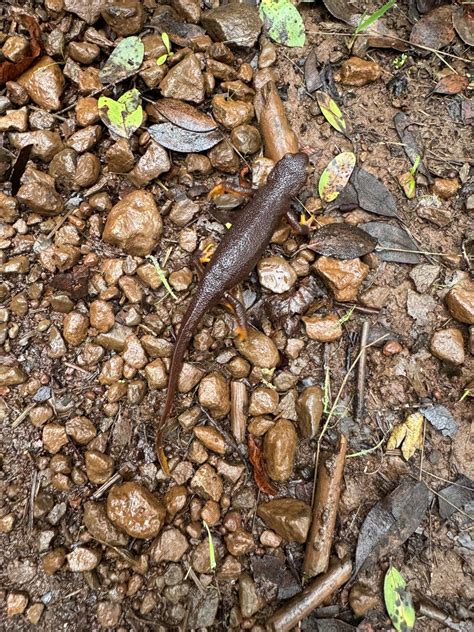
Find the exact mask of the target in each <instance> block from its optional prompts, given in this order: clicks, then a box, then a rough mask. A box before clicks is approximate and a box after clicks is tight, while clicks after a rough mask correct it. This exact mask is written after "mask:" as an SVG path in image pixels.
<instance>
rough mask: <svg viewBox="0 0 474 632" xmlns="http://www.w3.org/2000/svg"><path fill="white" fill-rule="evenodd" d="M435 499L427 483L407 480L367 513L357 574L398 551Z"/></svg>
mask: <svg viewBox="0 0 474 632" xmlns="http://www.w3.org/2000/svg"><path fill="white" fill-rule="evenodd" d="M430 501H431V493H430V491H429V489H428V488H427V487H426V485H425V484H424V483H423V482H421V481H420V482H416V481H413V480H405V481H403V482H402V483H401V484H400V485H399V486H398V487H397V488H396V489H395V490H394V491H393V492H392V493H391V494H389V495H388V496H386V497H385V498H383V499H382V500H381V501H380V502H378V503H377V504H376V505H375V507H372V509H371V510H370V511H369V513H368V514H367V516H366V518H365V520H364V522H363V524H362V527H361V529H360V532H359V538H358V540H357V549H356V561H355V569H354V576H356V575H357V573H358V572H359V571H360V570H361V569H362V568H365V567H367V566H369V565H370V564H373V563H374V562H376V561H377V560H378V559H379V558H380V557H382V556H383V555H388V554H389V553H390V552H392V551H393V552H395V551H397V550H398V548H399V547H400V546H401V545H402V544H403V543H404V542H405V541H406V540H408V538H409V537H410V536H411V535H412V533H414V531H415V530H416V529H417V528H418V526H419V525H420V523H421V521H422V520H423V517H424V515H425V513H426V510H427V509H428V506H429V504H430Z"/></svg>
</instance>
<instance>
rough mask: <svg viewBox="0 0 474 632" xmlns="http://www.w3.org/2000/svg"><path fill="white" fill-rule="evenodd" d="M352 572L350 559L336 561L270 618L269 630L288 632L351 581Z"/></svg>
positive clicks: (270, 631) (271, 631)
mask: <svg viewBox="0 0 474 632" xmlns="http://www.w3.org/2000/svg"><path fill="white" fill-rule="evenodd" d="M351 572H352V564H351V561H350V560H346V561H344V562H339V561H337V562H335V563H334V564H331V567H330V569H329V570H328V572H327V573H326V574H325V575H322V576H321V577H318V578H317V579H315V580H314V581H312V582H311V584H309V586H307V587H306V588H305V589H304V590H303V592H300V593H299V594H297V595H296V596H295V597H293V599H291V600H290V601H289V602H288V603H287V604H285V605H284V606H283V607H282V608H280V610H277V611H276V612H275V614H274V615H273V616H272V617H271V619H269V621H268V623H267V630H268V631H269V632H288V631H289V630H291V629H292V628H293V627H294V626H295V625H297V624H298V623H299V622H300V621H301V620H302V619H304V618H305V617H307V616H308V615H309V614H310V613H311V612H312V611H313V610H314V609H315V608H317V607H318V606H320V605H321V604H322V603H323V602H324V601H326V599H327V598H328V597H330V596H331V595H332V594H333V593H335V592H336V590H338V589H339V588H340V587H341V586H342V585H343V584H345V583H346V582H347V581H349V579H350V576H351Z"/></svg>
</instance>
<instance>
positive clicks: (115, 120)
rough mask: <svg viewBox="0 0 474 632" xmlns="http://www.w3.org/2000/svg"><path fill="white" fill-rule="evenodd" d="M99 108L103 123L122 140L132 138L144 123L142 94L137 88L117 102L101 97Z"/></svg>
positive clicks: (123, 95) (125, 93) (126, 93)
mask: <svg viewBox="0 0 474 632" xmlns="http://www.w3.org/2000/svg"><path fill="white" fill-rule="evenodd" d="M98 107H99V115H100V118H101V119H102V121H103V122H104V123H105V124H106V125H107V127H108V128H109V129H110V130H111V131H112V132H113V133H114V134H117V136H121V137H122V138H130V137H131V136H132V134H133V133H134V132H136V131H137V129H138V128H139V127H140V125H141V124H142V122H143V109H142V106H141V104H140V92H139V91H138V90H137V89H136V88H133V90H129V91H128V92H124V94H122V96H121V97H120V98H119V99H118V100H117V101H115V99H110V98H109V97H104V96H101V97H100V98H99V103H98Z"/></svg>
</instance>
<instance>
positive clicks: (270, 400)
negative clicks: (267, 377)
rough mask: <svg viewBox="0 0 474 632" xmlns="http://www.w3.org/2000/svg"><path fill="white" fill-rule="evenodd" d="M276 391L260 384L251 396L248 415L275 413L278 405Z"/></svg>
mask: <svg viewBox="0 0 474 632" xmlns="http://www.w3.org/2000/svg"><path fill="white" fill-rule="evenodd" d="M278 401H279V397H278V393H277V392H276V391H275V390H274V389H273V388H266V387H263V386H260V387H259V388H256V389H255V390H254V391H253V393H252V395H251V397H250V405H249V415H253V416H254V417H256V416H258V415H267V414H270V413H271V414H273V413H275V411H276V409H277V407H278Z"/></svg>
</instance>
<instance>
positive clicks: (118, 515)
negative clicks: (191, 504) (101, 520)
mask: <svg viewBox="0 0 474 632" xmlns="http://www.w3.org/2000/svg"><path fill="white" fill-rule="evenodd" d="M107 516H108V518H109V520H111V521H112V523H113V524H114V525H115V526H116V527H117V528H118V529H120V530H121V531H124V532H125V533H127V534H128V535H130V536H131V537H132V538H140V539H145V540H146V539H149V538H153V537H155V536H156V535H158V533H159V531H160V530H161V528H162V526H163V523H164V519H165V516H166V510H165V508H164V506H163V505H162V503H161V501H160V500H159V499H158V498H157V497H156V496H155V495H154V494H152V493H151V492H149V491H148V490H147V489H146V487H143V485H140V484H139V483H135V482H127V483H123V484H122V485H114V486H113V487H112V489H111V490H110V492H109V495H108V497H107Z"/></svg>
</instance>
